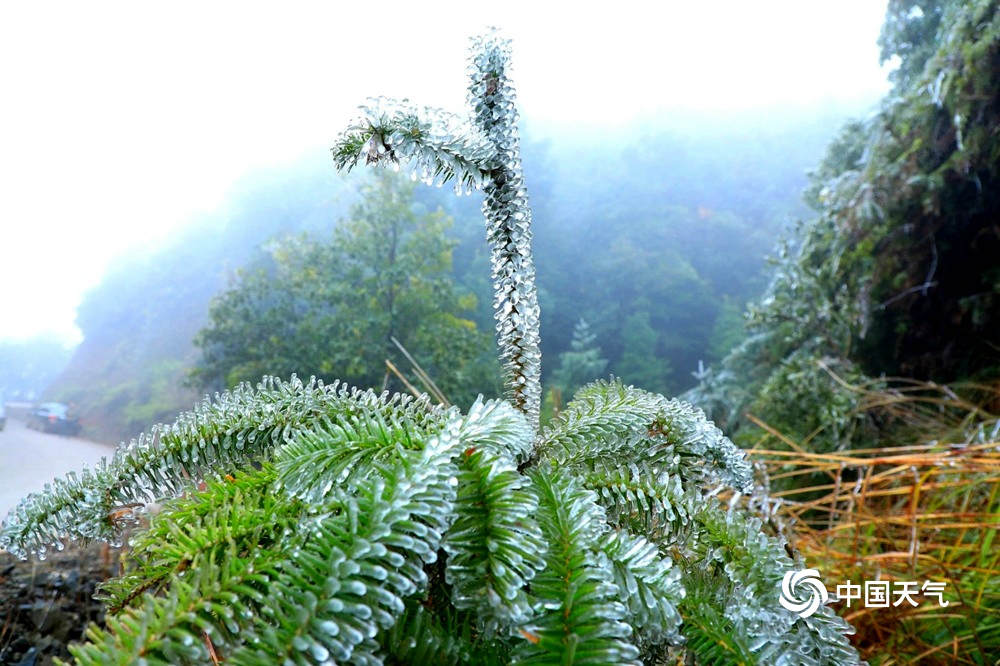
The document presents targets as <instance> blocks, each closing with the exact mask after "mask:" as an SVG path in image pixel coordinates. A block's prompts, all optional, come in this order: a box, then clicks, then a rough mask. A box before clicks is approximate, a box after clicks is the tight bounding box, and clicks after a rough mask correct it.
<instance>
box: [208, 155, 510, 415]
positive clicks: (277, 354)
mask: <svg viewBox="0 0 1000 666" xmlns="http://www.w3.org/2000/svg"><path fill="white" fill-rule="evenodd" d="M412 194H413V185H412V184H410V183H408V182H405V181H404V180H402V179H401V178H400V177H398V176H396V175H394V174H391V173H388V172H379V175H378V176H377V177H376V179H375V180H374V181H373V182H372V183H370V184H367V185H365V186H364V187H363V197H362V201H361V202H360V203H359V204H358V205H356V206H355V207H354V208H353V209H352V211H351V216H350V218H349V219H348V220H345V221H343V222H341V223H340V224H339V225H338V226H337V227H336V229H335V230H334V233H333V237H332V238H331V239H330V240H329V241H326V242H320V241H317V240H315V239H313V238H311V237H309V236H297V237H292V238H286V239H284V240H280V241H275V242H273V243H271V244H270V245H269V246H268V247H267V248H266V250H267V257H266V261H265V262H264V265H261V266H257V267H255V268H252V269H248V270H244V271H242V272H241V273H240V274H239V276H238V279H237V281H236V283H235V285H233V287H232V288H231V289H229V290H228V291H226V292H224V293H223V294H221V295H220V296H218V297H216V299H215V300H214V301H213V303H212V305H211V308H210V310H209V325H208V326H207V327H206V328H205V329H203V330H202V331H201V332H200V333H199V334H198V336H197V338H196V340H195V343H196V344H197V346H198V347H200V348H201V351H202V356H201V359H200V361H199V362H198V365H197V367H196V369H195V370H194V372H193V377H194V379H195V381H196V382H197V383H198V384H199V385H200V386H201V387H202V388H205V389H209V390H213V389H215V390H217V389H221V388H227V387H232V386H234V385H236V384H238V383H239V382H241V381H256V380H258V379H259V378H260V377H261V376H262V375H265V374H274V375H281V376H288V375H290V374H291V373H297V374H298V375H300V376H304V377H309V376H310V375H315V376H316V377H319V378H323V379H328V380H332V379H333V378H335V377H337V378H340V379H343V380H345V381H347V382H349V383H352V384H356V385H359V386H374V387H381V386H383V384H385V383H386V381H387V379H388V383H389V384H391V385H393V386H394V387H395V388H400V389H402V388H404V387H402V386H398V385H396V382H394V381H393V379H394V378H393V376H389V377H388V378H387V376H386V366H385V360H386V359H391V360H392V361H393V362H394V364H395V365H396V366H397V367H399V368H400V369H401V370H407V369H408V368H409V363H408V362H407V361H406V360H405V359H404V358H403V357H402V355H401V353H400V351H399V349H398V348H397V347H396V345H395V344H394V343H393V341H392V339H393V338H396V339H397V340H399V341H400V343H401V344H402V345H403V346H404V347H406V348H407V349H408V350H409V351H410V352H411V354H412V355H413V356H414V357H415V358H416V360H417V362H418V363H420V364H421V366H422V367H423V368H424V370H425V371H427V372H428V374H429V375H430V376H431V377H432V378H433V379H434V381H435V383H437V384H438V385H439V386H440V388H441V390H442V391H443V392H444V393H445V395H446V396H448V397H449V399H450V400H453V401H456V402H459V403H464V402H467V401H470V400H471V399H473V398H474V395H473V391H472V387H473V386H475V387H477V389H476V393H478V392H479V391H480V390H482V389H481V388H480V387H482V386H483V385H484V384H483V383H484V382H485V385H486V386H487V387H489V386H495V385H496V381H497V377H496V376H495V374H494V373H493V365H492V364H491V363H490V362H489V361H488V360H486V359H487V355H488V354H489V350H490V344H489V338H488V336H487V335H485V334H484V333H482V332H481V331H479V330H478V329H477V327H476V325H475V323H474V322H472V321H471V320H470V319H469V318H468V315H469V313H471V311H472V310H473V309H474V308H475V304H476V301H475V297H474V296H471V295H469V294H464V293H462V292H460V291H459V290H458V289H456V287H455V285H454V284H453V282H452V279H451V277H450V276H451V252H452V247H453V245H454V243H453V242H452V241H450V240H449V239H448V238H447V237H446V236H445V231H446V229H447V228H448V227H449V226H450V224H451V219H450V218H448V217H447V216H446V215H445V214H444V213H442V212H441V211H437V212H432V213H424V214H418V213H417V212H416V210H415V208H414V206H413V197H412ZM491 375H493V376H491Z"/></svg>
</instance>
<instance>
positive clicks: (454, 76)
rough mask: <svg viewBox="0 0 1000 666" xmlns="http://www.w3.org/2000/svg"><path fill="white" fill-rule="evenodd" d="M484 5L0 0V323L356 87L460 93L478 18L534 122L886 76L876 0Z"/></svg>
mask: <svg viewBox="0 0 1000 666" xmlns="http://www.w3.org/2000/svg"><path fill="white" fill-rule="evenodd" d="M497 6H501V5H500V3H430V2H407V3H391V2H378V3H359V2H355V3H340V2H325V3H298V2H281V3H273V2H272V3H267V4H257V3H252V2H239V3H221V2H212V3H206V2H170V3H156V4H153V3H141V2H134V1H131V2H121V3H110V2H87V3H79V2H77V3H72V4H71V3H66V4H58V3H31V2H22V3H3V5H2V8H0V59H2V62H3V66H2V68H0V81H2V90H3V97H4V102H3V104H2V105H0V148H2V149H0V177H2V182H3V185H2V188H0V192H2V194H0V220H2V222H0V226H2V234H0V284H2V285H3V292H2V293H3V299H2V303H0V339H2V338H24V337H27V336H30V335H34V334H39V333H43V332H51V333H54V334H56V335H59V336H61V337H63V338H66V339H69V340H73V341H75V340H77V339H79V332H78V331H77V330H76V328H75V326H74V324H73V320H74V317H75V308H76V306H77V304H78V303H79V301H80V298H81V296H82V294H83V293H84V291H85V290H86V289H87V288H89V287H92V286H94V285H96V284H97V282H98V281H99V280H100V277H101V275H102V272H103V270H104V268H105V267H106V265H107V264H108V262H109V261H110V259H111V258H112V257H114V256H115V255H117V254H121V253H123V252H125V251H127V249H128V248H132V247H138V248H141V247H150V246H152V245H155V244H156V243H157V242H159V241H161V240H162V239H163V238H164V236H165V235H167V234H169V233H170V231H171V229H175V228H177V227H178V226H180V225H183V224H185V223H187V222H188V221H190V220H191V218H192V216H194V215H196V214H198V213H201V212H206V211H211V210H213V209H215V208H216V207H218V206H219V205H220V204H221V203H222V201H223V200H224V198H225V195H226V191H227V189H228V188H229V187H230V186H231V185H232V184H233V183H234V182H235V181H236V180H237V179H239V178H240V177H241V176H242V175H243V174H245V173H246V172H248V171H252V170H253V169H258V168H262V167H269V168H273V167H276V166H279V167H280V166H281V165H283V164H292V163H293V162H295V161H297V160H298V159H299V158H301V157H302V156H303V155H305V154H307V153H310V152H325V151H327V149H328V146H329V145H330V144H331V143H332V140H333V138H334V136H335V135H336V133H337V131H338V130H339V129H340V128H341V127H343V126H344V124H345V122H346V121H347V120H348V119H349V118H350V117H351V116H352V115H353V109H354V108H355V107H356V106H357V104H358V103H359V102H361V101H363V100H364V98H365V97H366V96H369V95H378V94H388V95H393V96H398V97H410V98H411V99H413V100H416V101H418V102H419V103H424V104H432V105H438V106H446V107H449V108H453V109H455V110H462V104H463V101H464V87H465V60H464V58H465V48H466V45H467V38H468V36H469V35H470V34H472V33H473V32H475V31H477V30H479V29H481V28H482V27H484V26H486V25H490V24H494V25H498V26H500V27H501V28H503V29H504V31H505V32H506V33H507V35H508V36H510V37H512V38H513V39H514V49H515V50H514V75H515V77H516V83H517V87H518V92H519V96H520V105H521V109H522V113H523V114H524V115H525V116H527V117H528V118H530V119H531V120H532V123H533V126H535V127H536V128H544V127H546V126H555V125H559V126H561V127H565V126H571V127H575V128H577V129H578V130H586V131H593V132H600V130H601V128H604V127H609V128H610V127H615V126H617V127H620V126H621V125H623V124H626V123H628V122H629V121H631V120H634V119H637V118H643V119H647V120H648V119H650V118H660V117H662V118H663V119H664V122H669V118H670V114H671V112H675V113H683V114H686V115H688V116H690V114H691V113H692V112H694V113H700V112H712V113H718V112H721V111H741V112H748V113H754V114H761V113H766V112H767V110H768V109H771V108H778V107H785V108H787V107H789V106H792V107H800V106H801V107H803V108H808V107H815V106H816V105H817V104H818V103H819V104H824V103H828V104H831V105H834V104H836V105H846V106H851V105H856V106H858V108H860V105H861V104H863V103H868V102H871V101H873V100H874V99H876V98H877V97H878V96H879V95H880V94H881V93H883V92H884V91H885V90H886V89H887V84H886V82H885V71H884V70H883V69H881V68H880V67H879V64H878V49H877V47H876V44H875V40H876V38H877V36H878V32H879V28H880V26H881V22H882V18H883V14H884V11H885V0H835V1H834V0H826V1H822V2H821V1H819V0H780V1H779V0H761V1H760V2H755V3H750V2H746V1H745V0H732V1H728V2H723V1H717V2H694V1H693V0H688V1H684V2H679V1H662V2H658V3H629V2H621V1H619V2H614V3H602V4H600V5H598V6H600V7H602V8H605V9H606V11H604V12H601V13H592V12H587V11H585V10H584V9H583V8H584V5H583V4H580V3H578V2H576V3H565V4H564V3H543V2H539V1H537V0H535V1H533V2H524V3H519V2H514V3H507V5H506V6H507V10H506V12H505V13H504V14H502V15H495V14H494V13H493V11H494V8H495V7H497ZM650 7H656V8H657V10H656V12H654V13H651V11H650ZM530 186H531V184H530V183H528V187H529V190H530Z"/></svg>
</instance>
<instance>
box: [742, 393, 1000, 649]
mask: <svg viewBox="0 0 1000 666" xmlns="http://www.w3.org/2000/svg"><path fill="white" fill-rule="evenodd" d="M845 386H847V385H846V384H845ZM849 388H850V389H851V390H855V391H859V392H860V393H861V398H862V404H863V405H864V407H863V409H864V410H867V413H868V414H870V415H872V416H874V417H875V418H878V419H879V420H880V421H881V422H882V423H883V424H889V427H888V428H886V430H885V431H886V432H887V433H891V434H890V435H887V438H888V439H891V442H890V441H887V443H893V444H895V443H898V444H900V445H898V446H885V447H882V448H873V449H856V450H850V451H842V452H835V453H811V452H809V451H807V450H806V448H807V446H808V444H805V445H803V444H800V443H797V442H793V441H791V440H789V439H788V438H786V437H783V436H782V435H781V434H780V433H778V432H776V431H774V430H773V429H772V428H770V427H768V426H767V424H765V423H761V422H760V421H755V422H757V424H758V425H759V426H760V427H761V428H762V429H763V431H764V433H765V434H764V435H763V437H762V438H761V440H760V441H759V442H758V443H757V445H756V446H754V447H753V448H752V449H751V450H750V451H749V453H750V455H751V456H752V459H753V460H754V461H755V462H756V463H758V466H759V467H760V468H761V469H762V471H764V472H766V475H767V477H768V479H769V481H770V483H771V484H772V489H773V491H772V493H771V497H772V498H773V499H777V500H780V501H779V502H778V504H777V507H776V510H775V513H774V524H775V525H777V526H779V529H781V530H782V531H783V532H784V533H785V534H786V536H787V537H788V539H789V542H790V544H791V546H792V547H793V548H794V549H796V550H797V551H798V552H799V553H801V554H802V555H803V556H804V557H805V560H806V562H807V563H808V565H809V566H810V567H814V568H817V569H819V570H820V572H821V574H822V576H823V578H824V580H825V581H826V583H827V586H828V587H829V588H831V591H832V590H833V589H834V588H835V587H836V585H837V584H839V583H842V582H845V581H848V580H850V581H851V582H852V583H858V582H861V581H865V580H874V579H882V580H891V581H920V582H922V581H924V580H934V581H945V582H946V583H947V587H946V594H945V598H946V599H948V600H949V601H950V604H949V605H948V606H947V607H941V606H939V605H938V603H937V602H936V601H934V600H930V599H924V600H923V601H922V603H920V604H919V605H918V606H917V607H915V608H914V607H911V606H910V605H909V604H907V603H903V604H901V605H900V606H897V607H890V608H865V607H863V606H859V602H857V601H855V602H853V605H852V607H851V608H850V609H847V608H844V604H843V603H837V604H835V605H834V608H836V609H837V610H838V612H841V613H842V614H843V616H844V617H845V618H846V619H847V620H848V621H849V622H851V624H853V625H854V626H855V627H856V628H857V635H856V636H855V637H854V642H855V644H856V646H857V647H858V648H859V650H860V651H861V653H862V655H863V656H865V657H866V658H868V659H870V660H871V661H872V663H878V664H885V665H888V664H894V665H895V664H917V663H919V664H1000V541H998V540H997V538H996V537H997V531H998V529H1000V441H998V440H1000V437H998V434H1000V433H998V432H997V430H998V428H996V427H995V426H996V424H998V422H997V421H996V418H995V417H994V416H992V415H991V414H990V411H987V409H986V408H984V406H986V405H988V406H991V407H992V405H994V404H996V402H997V398H998V394H1000V391H998V388H997V387H988V386H965V387H963V389H962V395H965V396H973V397H972V398H969V397H964V398H963V397H960V396H959V395H958V394H957V393H956V392H955V391H953V390H952V389H950V388H948V387H943V386H938V385H935V384H926V383H918V382H894V387H893V388H892V389H885V388H874V387H869V386H851V387H849ZM751 418H752V417H751Z"/></svg>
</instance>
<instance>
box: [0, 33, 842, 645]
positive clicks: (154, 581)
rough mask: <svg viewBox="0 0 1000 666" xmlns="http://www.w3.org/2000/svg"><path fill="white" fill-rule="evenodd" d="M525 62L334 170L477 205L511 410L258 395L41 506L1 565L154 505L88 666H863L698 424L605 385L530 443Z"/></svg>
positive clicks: (533, 365) (497, 405)
mask: <svg viewBox="0 0 1000 666" xmlns="http://www.w3.org/2000/svg"><path fill="white" fill-rule="evenodd" d="M508 58H509V44H508V43H507V42H506V41H505V40H503V39H502V38H501V37H499V36H498V35H497V34H496V33H494V32H489V33H487V34H485V35H484V36H481V37H479V38H477V39H476V40H474V42H473V47H472V58H471V63H470V77H471V83H470V88H469V102H470V106H471V109H470V111H471V113H470V115H469V120H468V122H462V123H456V122H455V121H454V116H447V115H444V114H441V113H437V112H421V114H418V117H416V118H415V119H413V120H412V121H411V119H410V118H409V116H408V115H407V112H408V110H409V109H410V107H409V106H406V105H389V106H388V108H390V109H391V111H389V112H386V113H378V114H371V113H369V114H367V115H366V116H365V117H364V118H363V119H362V121H361V122H359V123H358V124H356V125H354V126H352V127H351V128H350V129H349V130H348V133H347V134H346V135H345V137H344V139H343V141H341V142H340V143H339V144H338V145H337V147H336V148H335V155H336V157H337V159H338V162H339V163H341V164H343V165H350V164H353V163H356V162H359V161H361V160H362V159H363V160H365V161H371V162H375V163H383V164H388V165H393V164H395V163H396V160H404V159H406V158H411V159H415V163H414V164H415V167H416V168H417V171H418V175H421V176H428V177H429V178H432V179H433V178H435V177H445V178H447V177H449V176H451V177H453V178H455V179H456V180H458V181H461V184H473V185H475V184H481V185H482V187H483V189H484V190H485V193H486V196H485V201H484V205H483V213H484V217H485V218H486V227H487V238H488V241H489V245H490V251H491V263H492V278H493V280H492V282H493V287H494V290H495V294H496V299H495V302H494V307H495V316H496V322H497V338H498V343H499V352H500V358H501V361H502V363H503V365H504V371H505V377H504V379H505V382H504V383H505V396H506V398H507V399H506V400H486V401H483V400H477V401H476V402H474V403H473V404H472V405H471V406H470V407H469V408H468V409H467V410H465V411H464V412H463V411H460V410H459V409H458V408H456V407H444V406H441V405H434V404H431V402H430V400H429V399H427V398H426V397H422V398H419V399H411V398H408V397H401V396H399V395H398V394H397V395H389V394H387V393H383V394H376V393H374V392H372V391H363V390H359V389H354V388H349V387H346V386H343V385H340V384H331V385H323V384H321V383H317V382H315V381H310V382H305V383H303V382H300V381H298V380H296V379H293V380H291V381H290V382H282V381H279V380H275V379H265V380H264V381H263V382H262V383H261V384H259V385H258V386H257V387H255V388H254V387H251V386H249V385H242V386H240V387H238V388H237V389H235V390H234V391H232V392H228V393H224V394H221V395H217V396H216V398H215V399H214V400H206V402H205V403H203V404H202V406H201V407H199V408H198V409H196V410H195V411H193V412H190V413H186V414H184V415H182V416H181V417H180V418H179V419H178V420H177V421H176V423H174V424H173V425H170V426H164V427H158V428H154V429H153V430H152V431H151V433H150V434H149V435H146V436H143V437H140V438H139V439H138V440H135V441H134V442H132V443H131V444H130V445H129V446H127V447H123V448H121V449H119V450H118V451H117V452H116V454H115V456H114V458H113V459H112V460H111V461H110V462H108V463H105V464H103V465H101V466H99V467H98V468H96V469H93V470H88V471H85V472H84V473H82V474H80V475H71V476H70V477H68V478H66V479H63V480H60V481H57V482H56V483H55V484H54V485H53V486H52V487H50V488H49V489H48V490H47V491H46V492H44V493H41V494H37V495H32V496H29V497H28V498H26V499H25V500H24V501H23V502H22V504H21V505H20V506H19V507H18V508H17V509H16V510H15V511H14V512H13V513H12V514H11V516H10V517H9V520H8V521H7V523H5V525H4V527H3V530H2V533H0V546H2V547H4V548H7V549H9V550H11V551H13V552H16V553H19V554H24V555H27V554H29V553H33V554H36V555H39V556H44V554H45V552H46V550H47V549H48V548H50V547H55V548H58V547H59V544H60V543H61V539H63V538H67V537H68V538H83V539H104V540H108V541H111V542H120V541H121V540H122V539H123V538H124V535H125V533H126V532H125V530H126V528H127V527H128V526H129V525H130V524H131V523H133V522H135V521H136V520H137V519H138V520H141V519H142V518H143V516H142V514H143V510H144V509H145V508H147V507H149V506H150V504H152V503H157V502H163V506H162V509H161V510H160V511H159V512H158V513H157V514H156V515H155V516H153V517H152V518H151V524H150V525H149V527H148V528H147V529H141V530H140V531H138V532H137V533H136V534H135V535H134V536H133V538H132V540H131V542H130V546H131V550H130V554H129V558H128V559H129V562H130V564H129V567H128V569H127V571H126V573H125V575H123V576H122V577H120V578H119V579H117V580H115V581H112V582H110V583H108V584H106V585H105V586H104V588H103V594H104V595H105V596H106V598H107V600H108V603H109V611H110V612H111V617H110V618H109V620H108V622H107V627H105V628H100V627H96V626H95V627H93V628H91V630H90V631H89V632H88V639H89V640H88V642H87V643H86V644H84V645H78V646H75V647H73V648H72V653H73V655H74V656H75V657H76V659H77V661H78V662H79V663H82V664H108V663H121V664H134V663H144V664H154V663H163V664H177V663H188V662H194V663H206V662H207V661H209V660H210V659H217V658H221V659H225V661H226V662H228V663H246V664H274V663H281V664H309V663H317V664H326V663H359V664H375V663H386V662H389V663H472V664H485V663H528V664H550V663H551V664H581V665H582V664H595V665H596V664H601V665H603V664H632V663H635V664H638V663H663V662H664V661H665V660H667V659H670V660H676V659H678V658H681V659H682V658H684V655H685V654H688V655H690V657H691V658H693V659H695V660H697V661H698V662H699V663H704V664H712V663H718V664H723V663H746V664H751V663H775V664H817V665H820V664H832V663H836V664H852V663H858V662H859V659H858V656H857V653H856V652H855V650H854V649H853V648H852V647H851V646H850V644H849V643H848V641H847V638H846V635H847V634H849V633H850V627H849V626H848V625H847V624H846V623H845V622H844V621H843V620H842V619H840V618H839V617H838V616H837V615H836V614H835V613H834V612H833V611H832V610H831V609H829V608H826V607H823V608H821V609H820V610H819V611H818V612H817V613H816V614H814V615H811V616H809V617H806V618H802V617H800V616H799V615H798V614H796V613H792V612H791V611H788V610H785V609H784V608H782V607H781V606H780V605H778V604H777V596H778V590H779V587H780V581H781V578H782V576H783V574H784V573H785V572H786V571H789V570H791V569H792V568H794V567H797V566H800V565H801V564H802V563H801V562H799V561H796V560H794V559H793V558H792V557H791V556H790V555H789V553H788V551H787V550H786V544H785V543H784V541H783V540H782V539H781V537H775V536H768V535H767V534H766V533H765V530H764V527H763V523H762V520H761V519H760V518H756V517H753V516H752V515H749V514H747V513H745V512H743V511H741V510H737V509H736V508H735V506H734V505H732V504H730V505H724V504H722V503H721V502H720V500H718V499H717V497H716V494H717V491H718V490H720V489H727V492H728V493H730V494H731V496H732V497H734V498H738V497H740V496H741V495H744V494H748V493H755V492H756V491H755V487H754V479H753V474H752V468H751V466H750V464H749V463H748V461H747V459H746V457H745V455H744V453H743V452H742V451H740V450H739V449H738V448H736V447H735V446H734V445H733V444H732V442H730V441H729V440H728V439H727V438H726V437H725V436H724V435H723V434H722V432H721V431H720V430H719V429H718V428H716V427H715V426H714V425H712V424H711V423H710V422H708V421H707V420H706V419H705V416H704V414H703V413H702V412H701V411H700V410H698V409H697V408H694V407H692V406H691V405H689V404H687V403H684V402H680V401H677V400H671V399H667V398H664V397H663V396H661V395H658V394H655V393H650V392H647V391H644V390H641V389H638V388H634V387H632V386H628V385H625V384H623V383H622V382H620V381H598V382H595V383H591V384H588V385H586V386H584V387H583V388H582V389H580V390H579V391H577V392H576V395H575V396H574V398H573V400H572V401H571V402H570V403H569V404H568V405H567V407H566V408H565V409H564V410H562V412H561V413H560V414H559V416H558V417H557V418H556V419H554V420H553V421H551V422H550V423H549V425H548V426H546V427H544V428H540V427H539V423H538V418H539V407H540V397H541V396H540V393H541V391H540V375H539V364H540V353H539V335H538V330H539V317H538V304H537V300H536V297H535V275H534V265H533V261H532V253H531V247H530V241H531V231H532V228H531V224H530V222H531V214H530V210H529V208H528V205H527V198H526V191H525V188H524V184H523V180H522V177H521V174H520V155H519V147H518V142H517V134H516V124H515V120H516V112H515V108H514V93H513V89H512V87H511V86H510V81H509V78H508V71H507V68H508ZM456 127H459V128H466V129H467V130H468V131H469V132H471V134H470V135H468V136H466V135H461V136H451V135H450V134H449V132H453V131H455V128H456ZM466 129H462V131H466ZM407 132H409V134H407ZM484 142H485V144H484ZM487 144H488V145H487ZM351 151H357V156H356V159H355V158H352V157H351V156H350V154H351ZM595 277H597V276H595ZM755 503H758V504H759V503H765V504H766V498H763V497H760V496H757V497H756V502H755Z"/></svg>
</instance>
